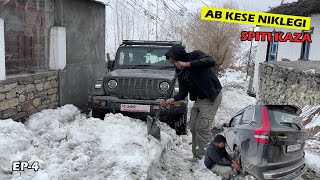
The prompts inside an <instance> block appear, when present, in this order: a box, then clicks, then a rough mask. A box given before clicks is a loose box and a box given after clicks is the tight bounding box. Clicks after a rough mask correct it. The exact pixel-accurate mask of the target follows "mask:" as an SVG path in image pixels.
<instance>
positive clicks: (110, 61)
mask: <svg viewBox="0 0 320 180" xmlns="http://www.w3.org/2000/svg"><path fill="white" fill-rule="evenodd" d="M107 60H108V67H107V68H108V69H110V70H112V69H113V65H114V61H113V60H111V59H110V54H109V53H107Z"/></svg>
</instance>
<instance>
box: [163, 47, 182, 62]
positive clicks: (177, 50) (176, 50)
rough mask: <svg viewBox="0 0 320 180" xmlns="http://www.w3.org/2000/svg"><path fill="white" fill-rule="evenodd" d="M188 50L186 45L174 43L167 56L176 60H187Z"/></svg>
mask: <svg viewBox="0 0 320 180" xmlns="http://www.w3.org/2000/svg"><path fill="white" fill-rule="evenodd" d="M186 55H187V52H186V50H185V47H184V46H182V45H181V44H175V45H173V46H172V47H171V48H170V49H169V50H168V51H167V52H166V53H165V56H166V58H167V59H168V58H169V57H171V58H172V59H174V60H175V61H187V59H186Z"/></svg>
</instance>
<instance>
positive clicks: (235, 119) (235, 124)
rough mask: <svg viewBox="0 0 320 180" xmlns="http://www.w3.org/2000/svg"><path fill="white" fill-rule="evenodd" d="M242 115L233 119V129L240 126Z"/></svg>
mask: <svg viewBox="0 0 320 180" xmlns="http://www.w3.org/2000/svg"><path fill="white" fill-rule="evenodd" d="M241 115H242V114H239V115H238V116H235V117H234V118H232V122H231V124H230V126H231V127H234V126H237V125H239V123H240V120H241Z"/></svg>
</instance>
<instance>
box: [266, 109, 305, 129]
mask: <svg viewBox="0 0 320 180" xmlns="http://www.w3.org/2000/svg"><path fill="white" fill-rule="evenodd" d="M268 114H269V118H270V119H271V120H272V121H274V122H276V123H277V124H278V125H288V126H292V127H294V126H298V127H299V128H301V127H302V126H303V125H302V123H301V119H300V117H299V115H298V114H296V113H295V112H294V111H293V110H292V111H290V109H288V108H287V107H285V106H271V107H268Z"/></svg>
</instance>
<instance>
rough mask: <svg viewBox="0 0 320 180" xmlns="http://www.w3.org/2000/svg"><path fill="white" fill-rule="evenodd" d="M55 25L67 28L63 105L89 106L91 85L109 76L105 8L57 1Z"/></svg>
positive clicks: (61, 78) (82, 0) (61, 74)
mask: <svg viewBox="0 0 320 180" xmlns="http://www.w3.org/2000/svg"><path fill="white" fill-rule="evenodd" d="M55 9H56V12H55V25H56V26H61V27H65V28H66V42H67V44H66V49H67V52H66V56H67V65H66V68H65V69H64V70H60V72H59V83H60V84H59V85H60V89H59V91H60V105H64V104H69V103H71V104H74V105H76V106H78V107H81V106H83V105H86V104H87V99H88V95H89V91H90V87H91V84H92V83H93V82H94V80H95V79H96V78H100V77H102V76H103V75H104V74H105V72H106V69H105V67H106V60H105V59H106V58H105V6H104V5H102V4H99V3H96V2H94V1H88V0H68V1H65V0H56V4H55Z"/></svg>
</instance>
